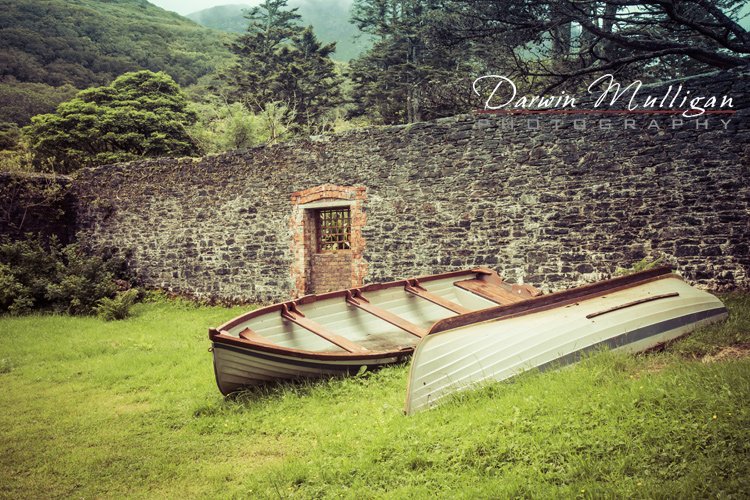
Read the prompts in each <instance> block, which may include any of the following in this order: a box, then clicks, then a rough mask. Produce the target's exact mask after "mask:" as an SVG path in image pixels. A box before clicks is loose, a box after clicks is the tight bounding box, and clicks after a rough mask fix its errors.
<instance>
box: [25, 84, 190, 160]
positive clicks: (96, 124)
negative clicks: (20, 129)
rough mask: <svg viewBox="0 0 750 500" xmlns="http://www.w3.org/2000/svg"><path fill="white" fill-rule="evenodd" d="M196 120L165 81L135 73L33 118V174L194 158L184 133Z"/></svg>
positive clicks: (174, 87)
mask: <svg viewBox="0 0 750 500" xmlns="http://www.w3.org/2000/svg"><path fill="white" fill-rule="evenodd" d="M195 119H196V116H195V113H194V112H192V111H190V110H189V109H188V102H187V99H186V98H185V96H184V94H183V93H182V91H181V90H180V87H179V86H178V85H177V84H176V83H175V82H174V80H172V78H171V77H170V76H169V75H167V74H165V73H161V72H160V73H153V72H151V71H137V72H133V73H126V74H124V75H122V76H120V77H118V78H117V79H116V80H115V81H114V82H112V84H110V85H107V86H104V87H95V88H91V89H87V90H84V91H82V92H79V93H78V95H76V97H75V98H74V99H72V100H70V101H67V102H64V103H62V104H60V105H59V106H58V108H57V111H56V112H55V113H53V114H46V115H38V116H35V117H34V118H32V123H31V125H29V126H28V127H25V128H24V136H25V138H26V140H27V141H28V144H29V148H30V150H31V151H32V153H33V155H34V164H35V166H36V167H37V168H39V169H54V170H55V171H57V172H59V173H69V172H72V171H74V170H76V169H78V168H81V167H85V166H92V165H101V164H104V163H111V162H118V161H127V160H131V159H135V158H140V157H144V156H175V155H191V154H195V153H196V152H198V148H197V146H196V144H195V143H194V141H193V140H192V139H191V137H190V135H189V134H188V132H187V128H186V127H188V126H189V125H191V124H192V123H193V122H195Z"/></svg>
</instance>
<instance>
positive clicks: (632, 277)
mask: <svg viewBox="0 0 750 500" xmlns="http://www.w3.org/2000/svg"><path fill="white" fill-rule="evenodd" d="M470 274H477V275H487V274H489V275H497V273H496V272H495V271H492V270H490V269H486V268H474V269H469V270H465V271H453V272H449V273H443V274H434V275H429V276H424V277H418V278H416V279H417V280H419V281H420V282H429V281H435V280H439V279H446V278H452V277H459V276H464V275H470ZM666 278H677V279H680V280H682V277H680V276H678V275H676V274H674V273H672V268H671V266H660V267H656V268H653V269H648V270H646V271H639V272H636V273H633V274H629V275H626V276H620V277H617V278H610V279H607V280H603V281H597V282H594V283H588V284H585V285H582V286H579V287H573V288H569V289H567V290H562V291H559V292H553V293H550V294H547V295H537V296H533V297H530V298H528V299H525V300H522V301H520V302H516V303H513V304H508V305H500V306H493V307H488V308H485V309H479V310H477V311H473V312H470V313H466V314H461V315H457V316H453V317H449V318H444V319H441V320H438V321H436V322H435V323H434V324H433V325H432V327H430V329H429V330H428V331H427V334H426V335H425V337H427V336H429V335H434V334H436V333H440V332H444V331H447V330H453V329H456V328H462V327H465V326H470V325H475V324H478V323H484V322H488V321H496V320H502V319H509V318H514V317H518V316H524V315H527V314H533V313H536V312H541V311H546V310H548V309H554V308H556V307H563V306H566V305H570V304H573V303H576V302H580V301H583V300H589V299H594V298H596V297H600V296H602V295H605V294H607V293H612V292H616V291H620V290H624V289H627V288H632V287H634V286H638V285H641V284H645V283H649V282H651V281H656V280H661V279H666ZM413 279H414V278H409V279H404V280H397V281H391V282H386V283H373V284H369V285H365V286H363V287H361V288H352V289H347V290H337V291H333V292H327V293H324V294H320V295H305V296H303V297H301V298H299V299H297V300H293V301H286V302H281V303H278V304H272V305H270V306H265V307H262V308H260V309H255V310H253V311H249V312H247V313H244V314H242V315H240V316H237V317H236V318H233V319H231V320H229V321H227V322H226V323H224V324H223V325H221V326H220V327H218V328H209V339H210V340H211V341H212V342H219V343H225V344H230V345H234V346H237V347H244V348H252V349H257V350H259V351H266V352H271V353H274V354H283V355H288V356H290V357H296V358H307V359H318V360H331V361H333V360H338V359H346V360H370V359H377V358H382V357H390V356H395V355H405V354H410V353H411V352H413V351H414V349H415V348H416V346H413V347H411V346H409V347H405V348H401V349H398V350H387V351H371V352H366V353H351V352H346V351H343V352H320V351H308V350H302V349H294V348H289V347H281V346H273V345H269V344H262V343H258V342H255V341H252V340H247V339H244V338H239V337H234V336H232V335H229V333H228V332H227V330H228V329H229V328H233V327H235V326H237V325H239V324H241V323H243V322H245V321H248V320H250V319H252V318H255V317H257V316H260V315H263V314H267V313H273V312H278V311H281V310H283V307H284V305H286V304H289V303H292V302H294V303H296V304H298V305H304V304H310V303H313V302H316V301H318V300H325V299H330V298H337V297H343V298H346V296H347V293H351V291H352V290H360V291H362V292H367V291H377V290H383V289H387V288H394V287H398V286H406V285H408V284H409V282H410V281H412V280H413Z"/></svg>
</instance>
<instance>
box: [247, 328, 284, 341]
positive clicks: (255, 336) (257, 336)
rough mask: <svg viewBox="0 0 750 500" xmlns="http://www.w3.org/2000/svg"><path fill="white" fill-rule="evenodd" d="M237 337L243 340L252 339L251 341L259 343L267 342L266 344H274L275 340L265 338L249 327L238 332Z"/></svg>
mask: <svg viewBox="0 0 750 500" xmlns="http://www.w3.org/2000/svg"><path fill="white" fill-rule="evenodd" d="M239 337H240V338H241V339H245V340H252V341H253V342H258V343H259V344H267V345H276V343H275V342H273V341H272V340H269V339H267V338H266V337H264V336H263V335H261V334H259V333H258V332H256V331H253V330H251V329H250V328H245V329H244V330H242V331H241V332H240V333H239Z"/></svg>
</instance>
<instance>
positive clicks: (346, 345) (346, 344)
mask: <svg viewBox="0 0 750 500" xmlns="http://www.w3.org/2000/svg"><path fill="white" fill-rule="evenodd" d="M281 317H282V318H284V319H285V320H287V321H291V322H292V323H294V324H295V325H299V326H301V327H302V328H304V329H305V330H307V331H310V332H312V333H314V334H315V335H317V336H318V337H321V338H323V339H325V340H327V341H328V342H330V343H331V344H334V345H337V346H339V347H340V348H342V349H344V350H345V351H347V352H368V351H369V349H365V348H364V347H362V346H361V345H359V344H357V343H356V342H352V341H351V340H349V339H346V338H344V337H342V336H341V335H336V334H335V333H333V332H331V331H330V330H328V329H327V328H326V327H324V326H323V325H321V324H320V323H318V322H317V321H313V320H311V319H309V318H307V317H305V315H304V314H302V312H300V311H299V310H298V309H297V305H296V304H295V303H294V302H292V303H291V304H289V305H287V304H283V307H282V309H281Z"/></svg>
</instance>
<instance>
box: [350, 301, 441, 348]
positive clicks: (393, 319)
mask: <svg viewBox="0 0 750 500" xmlns="http://www.w3.org/2000/svg"><path fill="white" fill-rule="evenodd" d="M347 293H348V295H347V297H346V302H347V304H351V305H353V306H354V307H358V308H360V309H362V310H363V311H365V312H368V313H370V314H372V315H373V316H376V317H378V318H380V319H382V320H384V321H387V322H388V323H390V324H392V325H393V326H396V327H398V328H401V329H402V330H404V331H405V332H407V333H410V334H412V335H414V336H417V337H419V338H420V339H421V338H422V337H424V336H425V335H427V330H425V329H424V328H420V327H419V326H417V325H415V324H414V323H412V322H410V321H407V320H405V319H404V318H402V317H401V316H398V315H396V314H393V313H392V312H390V311H386V310H385V309H383V308H381V307H378V306H376V305H374V304H371V303H370V301H369V300H367V299H366V298H365V297H364V296H363V295H362V292H361V291H360V290H349V291H348V292H347Z"/></svg>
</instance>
